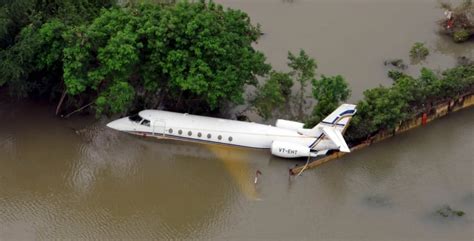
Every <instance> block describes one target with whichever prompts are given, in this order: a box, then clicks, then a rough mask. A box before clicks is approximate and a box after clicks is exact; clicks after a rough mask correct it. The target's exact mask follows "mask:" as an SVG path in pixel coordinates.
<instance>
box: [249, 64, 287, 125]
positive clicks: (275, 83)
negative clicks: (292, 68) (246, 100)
mask: <svg viewBox="0 0 474 241" xmlns="http://www.w3.org/2000/svg"><path fill="white" fill-rule="evenodd" d="M292 86H293V80H292V79H291V78H290V76H289V74H288V73H283V72H276V71H272V72H271V73H270V77H269V79H268V80H267V81H266V82H265V83H264V84H263V85H261V86H258V88H257V91H256V97H255V99H253V100H252V101H251V103H250V106H252V107H254V108H255V109H256V111H257V113H258V114H259V115H260V116H262V117H263V119H265V120H267V119H269V118H270V117H271V116H272V114H273V112H274V111H275V110H281V109H282V108H283V106H284V104H285V103H286V102H287V101H288V99H289V98H290V96H291V87H292Z"/></svg>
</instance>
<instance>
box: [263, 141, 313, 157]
mask: <svg viewBox="0 0 474 241" xmlns="http://www.w3.org/2000/svg"><path fill="white" fill-rule="evenodd" d="M271 150H272V155H275V156H279V157H284V158H296V157H307V156H309V155H311V156H313V155H312V153H311V149H310V148H309V147H307V146H303V145H299V144H295V143H291V142H283V141H274V142H273V143H272V148H271Z"/></svg>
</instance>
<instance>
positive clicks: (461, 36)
mask: <svg viewBox="0 0 474 241" xmlns="http://www.w3.org/2000/svg"><path fill="white" fill-rule="evenodd" d="M469 36H470V34H469V32H468V31H467V30H466V29H461V30H458V31H455V32H454V34H453V39H454V42H457V43H460V42H464V41H467V40H468V39H469Z"/></svg>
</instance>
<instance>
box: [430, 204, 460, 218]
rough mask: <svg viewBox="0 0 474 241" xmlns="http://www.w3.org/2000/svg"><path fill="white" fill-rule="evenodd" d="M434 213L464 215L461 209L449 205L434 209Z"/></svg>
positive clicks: (447, 215)
mask: <svg viewBox="0 0 474 241" xmlns="http://www.w3.org/2000/svg"><path fill="white" fill-rule="evenodd" d="M436 213H437V214H438V215H440V216H441V217H444V218H447V217H462V216H464V214H465V213H464V212H463V211H461V210H455V209H452V208H451V207H450V206H449V205H444V206H443V207H441V208H440V209H438V210H436Z"/></svg>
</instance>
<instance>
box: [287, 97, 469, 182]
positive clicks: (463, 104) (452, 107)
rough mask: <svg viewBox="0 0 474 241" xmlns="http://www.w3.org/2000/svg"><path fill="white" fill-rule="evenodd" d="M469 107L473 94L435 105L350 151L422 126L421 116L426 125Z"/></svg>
mask: <svg viewBox="0 0 474 241" xmlns="http://www.w3.org/2000/svg"><path fill="white" fill-rule="evenodd" d="M471 106H474V92H473V93H469V94H467V95H464V96H461V97H459V98H458V99H454V100H449V101H444V102H440V103H437V104H435V105H433V107H432V108H431V109H430V110H429V111H427V112H420V113H418V114H416V115H415V116H414V117H413V118H411V119H409V120H406V121H404V122H402V123H401V124H400V125H399V126H398V127H397V128H395V131H380V132H379V133H377V134H376V135H374V136H373V137H371V138H370V139H369V140H367V141H365V142H363V143H360V144H358V145H356V146H353V147H351V151H356V150H359V149H362V148H365V147H368V146H370V145H371V144H372V143H376V142H379V141H382V140H384V139H387V138H389V137H392V136H394V135H397V134H400V133H402V132H405V131H408V130H410V129H413V128H415V127H418V126H421V125H423V114H426V123H428V122H430V121H433V120H436V119H438V118H440V117H443V116H445V115H447V114H449V113H451V112H455V111H458V110H461V109H464V108H468V107H471ZM347 154H348V153H343V152H335V153H333V154H331V155H328V156H325V157H323V158H320V159H317V160H315V161H313V162H311V163H309V164H308V165H307V166H300V167H295V168H293V169H291V172H292V173H293V174H294V175H295V174H298V173H300V172H301V171H302V170H306V169H310V168H314V167H317V166H319V165H321V164H323V163H325V162H328V161H331V160H334V159H337V158H339V157H341V156H344V155H347Z"/></svg>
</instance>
